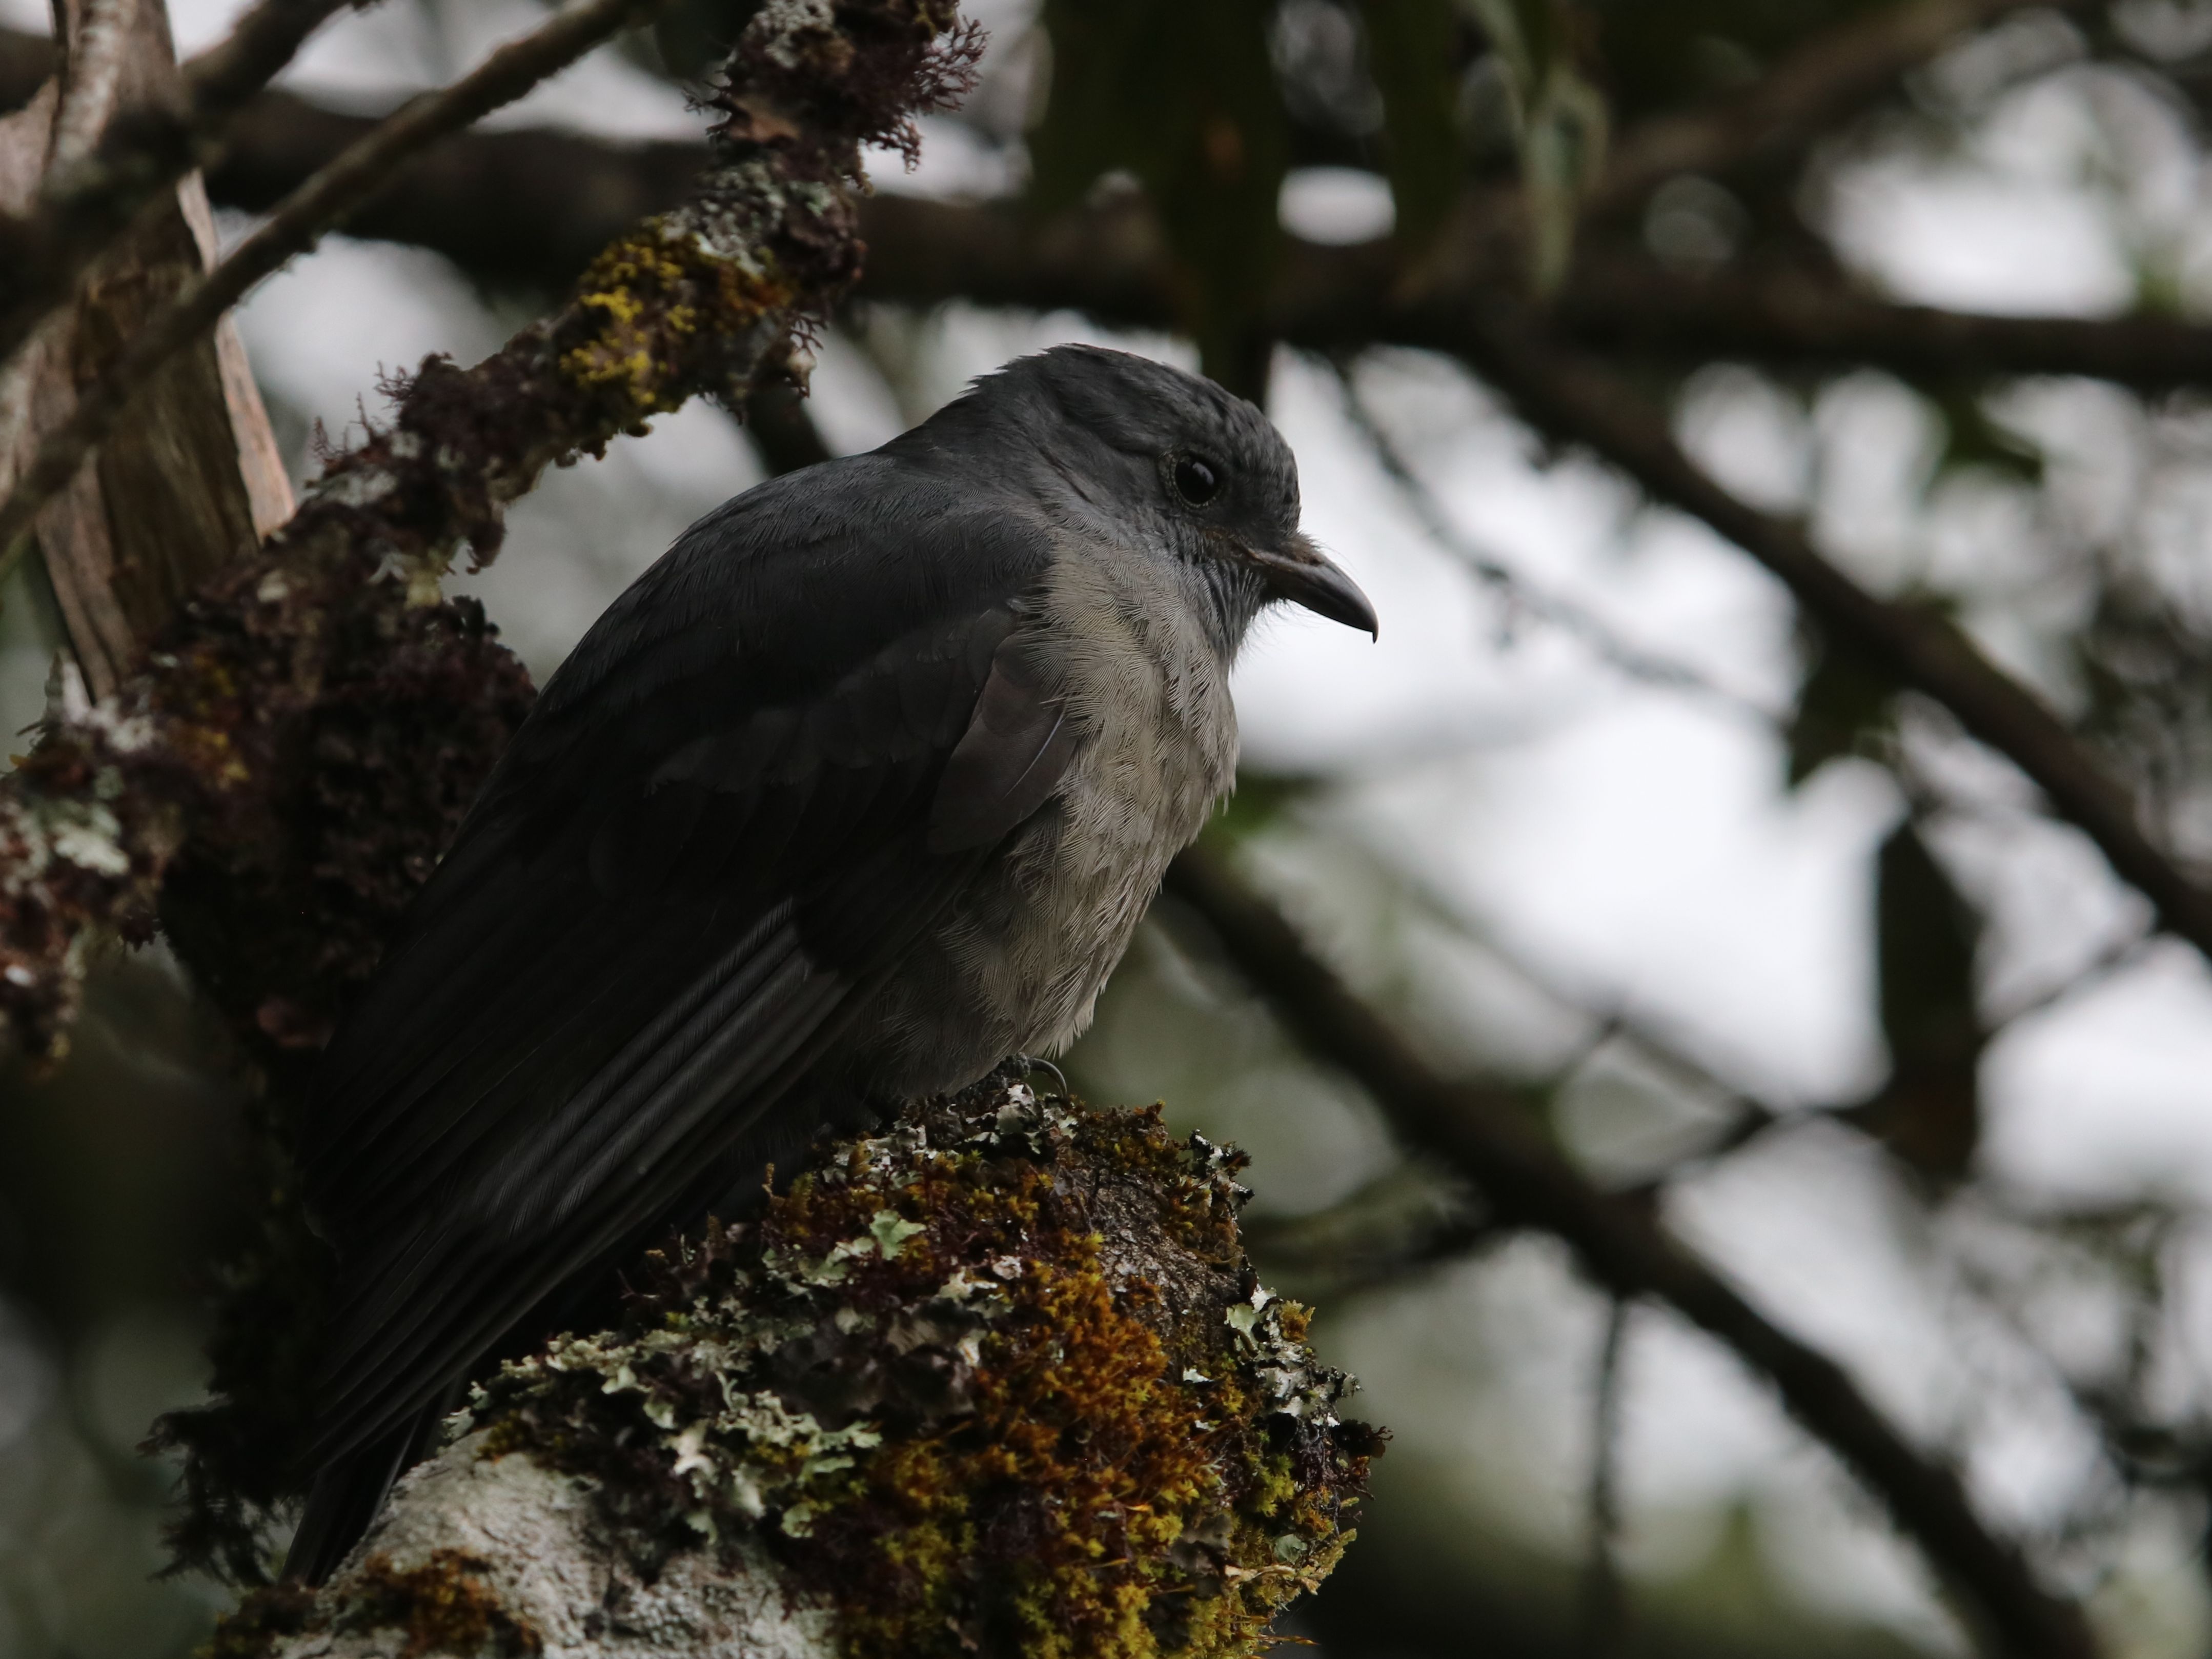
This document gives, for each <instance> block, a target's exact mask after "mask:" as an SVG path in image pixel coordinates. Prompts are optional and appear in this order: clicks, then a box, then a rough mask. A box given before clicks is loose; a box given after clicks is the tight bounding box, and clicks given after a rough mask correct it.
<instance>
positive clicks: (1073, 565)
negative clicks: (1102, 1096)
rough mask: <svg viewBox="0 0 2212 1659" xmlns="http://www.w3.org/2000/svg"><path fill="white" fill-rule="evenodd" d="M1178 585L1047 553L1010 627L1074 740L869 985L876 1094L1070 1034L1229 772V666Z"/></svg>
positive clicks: (1134, 570) (969, 1073) (1123, 563)
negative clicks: (995, 848)
mask: <svg viewBox="0 0 2212 1659" xmlns="http://www.w3.org/2000/svg"><path fill="white" fill-rule="evenodd" d="M1185 579H1186V577H1185V575H1184V573H1182V571H1181V570H1180V569H1179V568H1177V567H1176V566H1175V565H1173V564H1172V563H1170V562H1163V561H1158V560H1153V559H1143V558H1116V557H1114V556H1111V555H1110V554H1108V555H1106V556H1101V553H1100V551H1099V550H1096V549H1081V548H1076V547H1063V548H1062V550H1061V551H1060V555H1059V556H1057V557H1056V558H1055V559H1054V562H1053V565H1052V568H1051V570H1050V573H1049V574H1048V578H1047V580H1046V583H1045V586H1044V592H1043V594H1042V600H1041V603H1040V604H1039V605H1037V607H1036V611H1035V613H1034V615H1033V617H1031V618H1030V621H1028V622H1027V623H1025V624H1024V626H1025V629H1027V630H1030V635H1031V638H1032V639H1033V641H1034V648H1035V650H1036V653H1037V658H1038V660H1039V661H1040V662H1041V663H1042V665H1044V666H1045V668H1046V671H1047V672H1048V676H1049V677H1050V679H1051V681H1052V695H1054V696H1055V697H1057V698H1059V699H1060V700H1061V702H1062V704H1063V706H1064V707H1065V708H1066V710H1067V712H1068V716H1069V718H1070V720H1073V722H1074V723H1075V725H1076V726H1077V728H1078V730H1079V738H1080V741H1079V747H1078V749H1077V751H1076V754H1075V756H1074V758H1073V761H1072V762H1071V763H1070V764H1069V766H1068V768H1067V770H1066V774H1065V775H1064V777H1063V780H1062V781H1061V784H1060V788H1059V789H1058V790H1057V791H1056V792H1055V793H1054V797H1053V799H1051V800H1050V802H1049V803H1048V805H1046V807H1045V808H1044V809H1043V810H1042V811H1040V812H1038V813H1037V814H1036V816H1035V817H1032V818H1031V819H1030V821H1029V822H1028V823H1024V825H1023V826H1022V827H1021V828H1020V829H1018V830H1017V831H1015V833H1014V834H1013V835H1012V836H1010V837H1009V838H1008V840H1007V842H1006V846H1005V847H1004V848H1001V849H1000V851H999V853H998V854H996V855H994V857H993V858H992V860H990V861H989V862H988V863H987V865H986V866H984V867H983V869H982V870H981V872H979V874H978V876H977V877H976V878H975V880H974V882H972V883H971V884H969V887H968V888H967V889H966V890H965V891H963V894H962V896H961V897H960V899H959V901H958V902H957V903H956V905H955V906H954V908H953V909H952V911H951V915H949V916H948V917H947V918H946V919H945V921H944V922H942V923H941V924H940V925H939V927H938V928H937V929H936V930H935V931H934V933H933V935H932V936H931V937H930V939H928V940H927V942H926V943H925V945H924V946H923V948H922V949H921V950H920V951H918V952H917V953H916V955H915V957H914V958H912V959H911V960H910V961H909V963H908V965H907V966H906V968H905V969H903V970H902V972H901V973H900V974H899V975H898V976H897V978H896V980H895V981H892V983H891V984H890V985H889V986H887V987H885V988H884V993H883V995H882V1000H881V1002H880V1003H879V1005H878V1008H877V1009H876V1010H875V1011H873V1012H872V1018H874V1019H877V1020H879V1021H880V1023H879V1024H876V1025H875V1027H874V1029H875V1030H876V1031H877V1032H878V1033H879V1034H880V1036H879V1038H878V1040H879V1041H884V1040H887V1042H888V1046H890V1048H892V1049H894V1050H895V1052H896V1056H897V1058H896V1061H894V1062H893V1066H892V1071H893V1072H894V1073H895V1074H890V1075H884V1074H879V1076H878V1079H875V1081H876V1082H877V1084H878V1087H880V1088H882V1089H883V1090H884V1091H885V1092H886V1093H892V1094H903V1093H910V1092H921V1091H929V1090H936V1089H944V1088H950V1087H953V1086H957V1085H959V1084H961V1083H964V1082H966V1081H967V1080H968V1079H970V1078H972V1077H974V1076H975V1075H977V1074H979V1073H981V1072H982V1071H985V1070H987V1068H988V1067H989V1066H991V1065H992V1064H993V1063H994V1061H995V1060H998V1059H1000V1057H1001V1056H1003V1055H1005V1054H1054V1053H1057V1052H1059V1051H1060V1050H1061V1049H1062V1048H1065V1047H1066V1045H1067V1044H1068V1043H1070V1042H1073V1040H1074V1039H1075V1038H1076V1037H1077V1036H1079V1035H1080V1034H1081V1033H1082V1031H1083V1030H1085V1027H1087V1026H1088V1025H1089V1024H1090V1023H1091V1012H1092V1007H1093V1005H1094V1003H1095V1002H1096V1000H1097V995H1098V992H1099V989H1100V987H1102V986H1103V984H1104V983H1105V980H1106V976H1107V975H1108V974H1109V973H1110V972H1111V971H1112V970H1113V968H1114V965H1115V963H1117V962H1119V961H1120V960H1121V954H1122V952H1123V951H1125V950H1126V949H1127V947H1128V944H1129V939H1130V935H1131V934H1132V933H1133V932H1134V931H1135V929H1136V926H1137V923H1138V922H1139V921H1141V920H1142V919H1143V917H1144V914H1145V910H1146V907H1147V906H1148V905H1149V904H1150V903H1151V902H1152V896H1153V894H1154V893H1155V892H1156V891H1157V890H1158V887H1159V884H1160V878H1161V877H1162V876H1163V875H1164V873H1165V872H1166V870H1167V866H1168V862H1169V860H1171V859H1172V858H1174V857H1175V855H1176V854H1177V853H1178V852H1180V851H1181V850H1182V848H1184V847H1186V846H1188V844H1189V842H1191V840H1192V838H1193V837H1194V836H1196V835H1197V834H1198V832H1199V829H1200V827H1202V826H1203V824H1204V823H1205V821H1206V814H1207V813H1208V811H1211V810H1212V806H1213V804H1214V803H1215V802H1216V801H1217V800H1218V799H1220V798H1221V797H1222V796H1223V795H1225V794H1226V793H1228V791H1229V789H1230V787H1231V784H1232V783H1233V782H1234V781H1235V777H1236V770H1237V715H1236V710H1235V708H1234V707H1233V705H1232V704H1231V701H1230V695H1229V681H1228V673H1229V665H1228V664H1227V663H1226V662H1225V660H1224V659H1223V657H1222V654H1221V652H1220V649H1219V647H1218V645H1217V644H1216V643H1215V642H1214V641H1212V639H1210V638H1209V637H1208V635H1207V634H1206V630H1205V629H1204V627H1203V625H1202V623H1201V622H1200V614H1201V612H1200V608H1199V607H1198V605H1195V604H1194V600H1193V596H1192V595H1191V594H1190V593H1188V592H1184V591H1182V588H1181V586H1180V582H1181V580H1185ZM861 1029H863V1030H866V1029H868V1025H867V1022H866V1021H864V1022H863V1023H862V1026H861ZM886 1058H887V1059H889V1058H890V1056H889V1055H887V1056H886Z"/></svg>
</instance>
